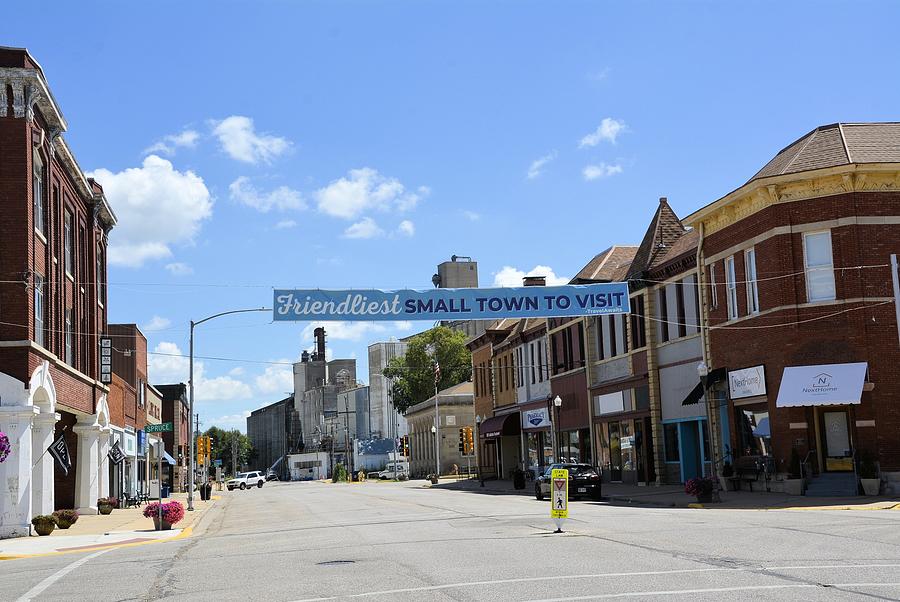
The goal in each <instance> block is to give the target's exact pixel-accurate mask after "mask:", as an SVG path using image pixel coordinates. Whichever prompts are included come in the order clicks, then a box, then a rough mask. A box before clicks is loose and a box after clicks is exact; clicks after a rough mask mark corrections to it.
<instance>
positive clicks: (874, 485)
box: [859, 479, 881, 495]
mask: <svg viewBox="0 0 900 602" xmlns="http://www.w3.org/2000/svg"><path fill="white" fill-rule="evenodd" d="M859 482H860V483H862V488H863V491H864V492H865V494H866V495H878V491H879V490H880V489H881V479H860V480H859Z"/></svg>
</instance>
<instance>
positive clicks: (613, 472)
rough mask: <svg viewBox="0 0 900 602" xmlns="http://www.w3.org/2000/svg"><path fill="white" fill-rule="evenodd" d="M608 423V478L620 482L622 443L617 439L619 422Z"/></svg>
mask: <svg viewBox="0 0 900 602" xmlns="http://www.w3.org/2000/svg"><path fill="white" fill-rule="evenodd" d="M608 424H609V480H610V481H612V482H613V483H621V482H622V444H621V441H620V439H619V423H618V422H610V423H608Z"/></svg>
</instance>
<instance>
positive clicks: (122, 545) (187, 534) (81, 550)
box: [0, 525, 194, 561]
mask: <svg viewBox="0 0 900 602" xmlns="http://www.w3.org/2000/svg"><path fill="white" fill-rule="evenodd" d="M193 532H194V526H193V525H190V526H188V527H185V528H184V530H182V531H181V533H179V534H178V535H175V536H173V537H166V538H165V539H154V540H153V541H137V542H132V543H119V544H117V543H111V544H106V545H99V546H93V547H90V548H79V549H77V550H63V551H57V552H40V553H38V554H9V555H6V556H0V561H3V560H20V559H23V558H42V557H44V556H62V555H63V554H81V553H84V552H96V551H98V550H110V549H113V548H133V547H136V546H146V545H150V544H154V543H165V542H168V541H176V540H179V539H186V538H188V537H190V536H191V535H192V534H193Z"/></svg>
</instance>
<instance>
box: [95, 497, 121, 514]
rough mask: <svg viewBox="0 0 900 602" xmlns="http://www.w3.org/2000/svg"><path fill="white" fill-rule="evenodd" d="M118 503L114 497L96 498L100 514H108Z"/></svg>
mask: <svg viewBox="0 0 900 602" xmlns="http://www.w3.org/2000/svg"><path fill="white" fill-rule="evenodd" d="M117 505H118V500H117V499H116V498H114V497H102V498H100V499H98V500H97V509H98V510H99V511H100V514H110V513H111V512H112V511H113V508H115V507H116V506H117Z"/></svg>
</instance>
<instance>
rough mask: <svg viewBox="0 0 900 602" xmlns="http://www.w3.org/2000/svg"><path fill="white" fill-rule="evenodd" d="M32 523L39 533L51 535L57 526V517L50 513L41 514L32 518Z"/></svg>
mask: <svg viewBox="0 0 900 602" xmlns="http://www.w3.org/2000/svg"><path fill="white" fill-rule="evenodd" d="M31 524H32V525H34V530H35V532H37V534H38V535H50V534H51V533H53V529H55V528H56V518H54V517H53V516H51V515H49V514H39V515H37V516H35V517H34V518H32V519H31Z"/></svg>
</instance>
